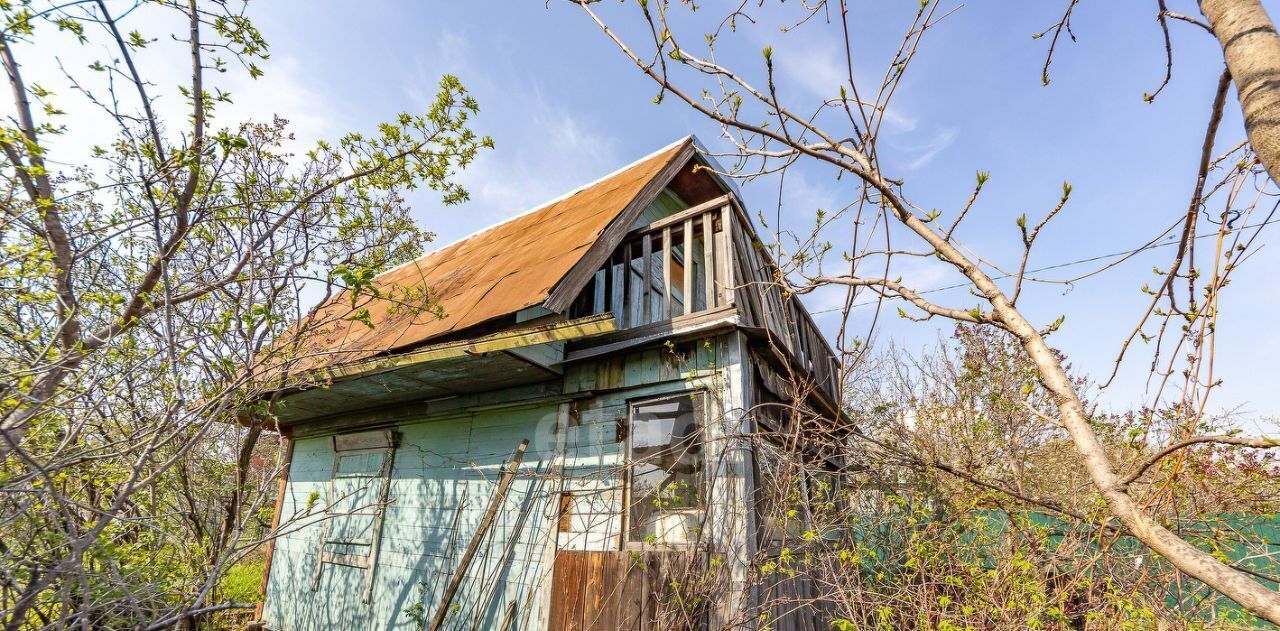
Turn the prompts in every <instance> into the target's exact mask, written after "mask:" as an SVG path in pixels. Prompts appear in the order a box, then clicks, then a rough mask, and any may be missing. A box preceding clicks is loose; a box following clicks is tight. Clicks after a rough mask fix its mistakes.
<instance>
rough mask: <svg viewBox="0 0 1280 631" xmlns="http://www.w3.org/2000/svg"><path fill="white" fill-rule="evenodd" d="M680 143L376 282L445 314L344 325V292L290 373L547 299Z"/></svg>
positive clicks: (371, 305) (376, 316) (384, 314)
mask: <svg viewBox="0 0 1280 631" xmlns="http://www.w3.org/2000/svg"><path fill="white" fill-rule="evenodd" d="M687 142H689V141H688V140H687V139H686V140H685V141H681V142H677V143H675V144H673V145H671V146H669V147H667V148H666V149H664V150H662V151H660V152H658V153H656V154H653V155H651V156H648V157H646V158H644V159H641V160H640V161H638V162H635V163H633V164H631V165H629V166H627V167H625V168H623V169H622V170H620V171H618V172H616V173H614V174H612V175H610V176H608V177H605V178H604V179H601V180H599V181H597V182H594V183H592V184H589V185H587V186H585V187H583V188H581V189H579V190H577V191H575V192H573V193H571V194H569V195H567V196H565V197H563V198H560V199H557V200H555V201H552V202H550V203H548V204H545V205H543V206H541V207H539V208H537V209H535V210H533V211H531V212H528V213H526V214H523V215H520V216H518V217H515V218H513V219H511V220H508V221H505V222H503V223H500V224H498V225H495V226H492V227H490V228H488V229H486V230H484V231H482V232H479V233H477V234H474V235H472V236H470V237H467V238H465V239H463V240H461V241H459V242H457V243H454V244H452V245H449V246H446V247H444V248H442V249H440V250H436V251H435V252H432V253H430V254H427V255H426V256H423V257H422V258H419V259H417V260H416V261H412V262H410V263H408V264H405V265H401V266H400V267H397V268H395V269H392V270H389V271H387V272H384V273H383V274H380V275H379V276H378V277H377V278H376V279H375V280H374V284H375V285H376V286H377V287H378V288H379V289H381V290H382V291H383V292H384V293H388V294H389V295H394V293H395V292H394V291H393V289H394V288H416V287H429V288H430V289H431V290H432V292H433V293H434V296H435V299H436V301H437V304H439V305H440V306H441V307H442V308H443V309H444V313H445V316H444V317H443V318H437V317H436V316H435V315H434V314H432V313H428V312H420V310H418V309H405V308H393V305H394V304H395V303H394V302H393V301H391V300H381V299H374V300H372V301H369V302H367V303H365V302H363V301H364V299H363V298H361V301H362V302H361V306H364V307H365V308H367V309H368V310H369V316H370V319H371V321H372V323H373V325H374V326H373V328H369V327H368V326H366V325H365V324H364V323H362V322H358V321H352V320H348V319H346V318H347V317H348V316H349V315H350V313H351V307H350V305H351V299H350V296H349V295H348V294H345V293H344V294H339V295H337V296H335V297H334V298H333V299H331V300H329V301H328V302H327V303H326V304H325V305H322V306H321V307H320V308H319V309H317V311H316V314H315V316H313V319H312V320H311V321H312V322H324V323H325V324H323V325H321V326H317V327H316V330H315V332H314V333H313V334H312V335H311V336H310V338H311V339H307V340H306V341H305V342H304V343H303V345H302V348H303V349H305V350H304V353H305V355H307V357H306V359H304V360H302V361H301V362H300V364H295V365H293V366H291V367H290V369H289V372H291V373H296V372H297V371H300V370H306V369H311V368H316V367H320V366H326V365H332V364H335V363H342V362H348V361H354V360H358V359H362V358H365V357H370V356H372V355H376V354H379V353H384V352H387V351H392V350H395V349H399V348H404V347H409V346H415V345H417V344H420V343H422V342H425V341H427V340H430V339H432V338H435V337H439V336H441V335H444V334H447V333H450V332H453V331H459V330H462V329H465V328H467V327H470V326H473V325H476V324H480V323H482V322H485V321H487V320H491V319H493V318H497V317H500V316H504V315H508V314H511V313H514V312H516V311H519V310H521V309H524V308H526V307H531V306H534V305H538V304H541V303H542V302H543V301H545V300H546V299H547V296H548V294H549V292H550V291H551V289H552V288H553V287H554V286H555V285H556V283H557V282H559V281H560V279H561V278H563V277H564V275H565V274H566V273H567V272H568V271H569V270H570V268H572V267H573V265H574V264H575V263H577V262H578V260H579V259H581V258H582V256H583V255H584V254H585V253H586V252H587V250H588V248H590V247H591V245H592V244H593V243H595V241H596V239H597V238H599V236H600V233H601V232H602V231H604V229H605V228H606V227H607V226H608V225H609V223H610V222H611V221H612V220H613V219H614V218H615V217H617V216H618V214H619V213H620V212H622V210H623V209H625V208H626V207H627V205H628V204H630V203H631V201H632V200H633V199H635V197H636V196H637V195H638V194H639V193H640V191H641V190H642V189H643V188H644V186H645V185H646V184H647V183H648V182H649V181H650V180H651V179H653V177H654V176H656V175H657V174H658V172H659V171H661V170H662V168H663V167H664V166H666V165H667V164H668V163H669V162H670V161H671V160H672V159H673V158H674V157H675V156H676V155H678V154H679V153H680V151H681V149H682V148H683V147H684V145H685V143H687Z"/></svg>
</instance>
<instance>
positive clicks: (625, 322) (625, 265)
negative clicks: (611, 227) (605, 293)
mask: <svg viewBox="0 0 1280 631" xmlns="http://www.w3.org/2000/svg"><path fill="white" fill-rule="evenodd" d="M631 320H632V318H631V244H630V243H628V244H627V246H626V247H625V248H623V253H622V328H624V329H625V328H627V327H629V326H631V324H632V322H631Z"/></svg>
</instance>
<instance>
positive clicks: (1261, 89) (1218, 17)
mask: <svg viewBox="0 0 1280 631" xmlns="http://www.w3.org/2000/svg"><path fill="white" fill-rule="evenodd" d="M1200 11H1201V12H1202V13H1204V16H1205V17H1206V18H1208V20H1209V26H1210V27H1211V28H1212V29H1213V34H1214V35H1215V36H1217V38H1218V42H1219V43H1221V44H1222V56H1223V57H1224V58H1225V59H1226V62H1227V69H1228V70H1230V71H1231V78H1232V80H1233V81H1235V84H1236V89H1237V90H1238V91H1239V93H1240V108H1241V109H1242V110H1243V111H1244V127H1245V131H1246V132H1248V134H1249V143H1250V144H1252V145H1253V150H1254V151H1255V152H1257V154H1258V159H1259V160H1261V161H1262V165H1263V166H1265V167H1266V168H1267V173H1269V174H1270V175H1271V180H1272V181H1273V182H1276V183H1280V35H1277V34H1276V28H1275V25H1273V24H1272V23H1271V18H1270V17H1268V16H1267V12H1266V10H1265V9H1263V8H1262V2H1261V1H1260V0H1200Z"/></svg>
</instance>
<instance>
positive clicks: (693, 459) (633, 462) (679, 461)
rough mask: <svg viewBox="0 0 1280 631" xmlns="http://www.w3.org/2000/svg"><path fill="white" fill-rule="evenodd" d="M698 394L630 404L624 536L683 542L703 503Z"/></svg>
mask: <svg viewBox="0 0 1280 631" xmlns="http://www.w3.org/2000/svg"><path fill="white" fill-rule="evenodd" d="M701 403H702V398H701V397H700V396H698V395H694V394H685V395H679V396H674V397H667V398H663V399H651V400H648V401H642V402H637V403H634V404H632V405H631V410H630V415H629V418H628V432H627V461H628V464H629V470H628V478H629V482H630V484H629V485H628V487H629V489H628V490H629V500H628V510H627V523H628V524H629V526H628V532H627V541H629V542H632V543H642V542H644V543H685V542H688V541H689V540H690V539H691V538H692V535H693V532H694V531H696V529H697V528H698V527H699V525H700V522H701V519H702V512H703V511H702V509H703V506H704V502H703V500H704V481H703V465H704V462H703V461H704V456H703V449H702V411H701Z"/></svg>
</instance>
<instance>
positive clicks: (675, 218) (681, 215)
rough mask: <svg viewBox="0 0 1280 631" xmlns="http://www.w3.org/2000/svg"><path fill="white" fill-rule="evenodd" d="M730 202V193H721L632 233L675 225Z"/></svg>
mask: <svg viewBox="0 0 1280 631" xmlns="http://www.w3.org/2000/svg"><path fill="white" fill-rule="evenodd" d="M728 203H729V195H727V194H726V195H721V196H720V197H717V198H715V199H711V200H707V201H705V202H702V203H701V204H698V205H697V206H690V207H689V208H686V209H684V210H682V211H680V212H678V213H676V214H674V215H671V216H669V217H663V218H662V219H659V220H657V221H655V222H653V223H651V224H649V225H647V226H645V227H643V228H640V229H638V230H634V231H632V234H639V233H642V232H645V231H648V232H652V231H654V230H658V229H660V228H666V227H667V226H674V225H676V224H678V223H682V222H684V221H685V220H687V219H690V218H693V217H697V216H699V215H701V214H702V213H704V212H706V211H708V210H715V209H717V208H719V207H721V206H724V205H725V204H728Z"/></svg>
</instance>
